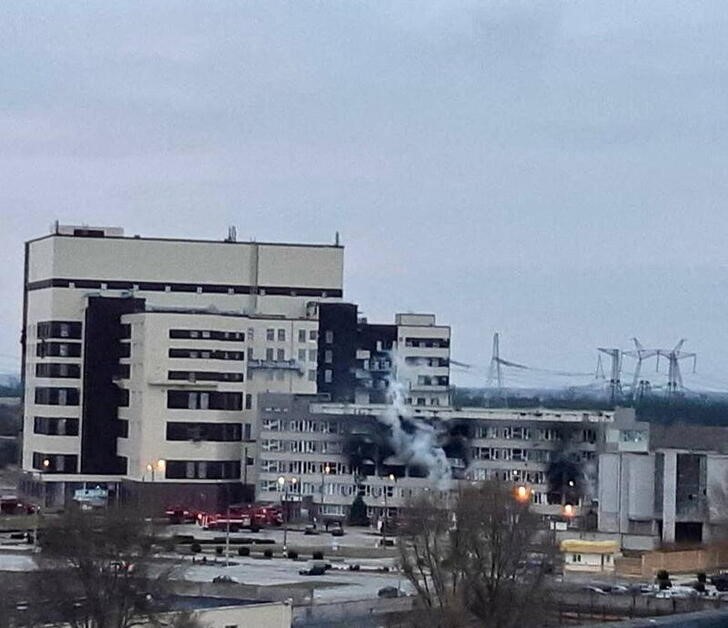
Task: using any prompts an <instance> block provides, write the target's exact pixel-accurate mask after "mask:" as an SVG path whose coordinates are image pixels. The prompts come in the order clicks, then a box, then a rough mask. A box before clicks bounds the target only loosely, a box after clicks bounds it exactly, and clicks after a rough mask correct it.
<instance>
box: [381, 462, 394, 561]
mask: <svg viewBox="0 0 728 628" xmlns="http://www.w3.org/2000/svg"><path fill="white" fill-rule="evenodd" d="M387 479H388V480H389V481H390V482H394V481H395V480H396V479H397V478H395V477H394V473H390V474H389V475H388V476H387ZM388 492H389V486H385V487H384V521H383V523H382V545H383V546H384V547H387V522H388V521H389V507H388V506H387V493H388Z"/></svg>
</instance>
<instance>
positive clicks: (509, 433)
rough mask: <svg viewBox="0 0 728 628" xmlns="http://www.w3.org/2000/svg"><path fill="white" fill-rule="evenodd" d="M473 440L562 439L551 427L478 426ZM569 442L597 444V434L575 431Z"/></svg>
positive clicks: (561, 435)
mask: <svg viewBox="0 0 728 628" xmlns="http://www.w3.org/2000/svg"><path fill="white" fill-rule="evenodd" d="M474 436H475V438H486V439H503V440H545V441H555V440H559V439H561V438H562V437H563V434H562V431H561V430H560V429H558V428H553V427H539V428H530V427H522V426H506V427H500V426H499V427H496V426H492V425H487V426H486V425H480V426H478V427H476V429H475V434H474ZM570 440H572V441H573V442H578V443H591V444H594V443H596V442H597V433H596V431H595V430H592V429H582V430H576V431H575V432H574V433H573V434H571V435H570Z"/></svg>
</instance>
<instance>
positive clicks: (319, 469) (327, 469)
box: [260, 459, 351, 481]
mask: <svg viewBox="0 0 728 628" xmlns="http://www.w3.org/2000/svg"><path fill="white" fill-rule="evenodd" d="M260 465H261V467H260V469H261V471H264V472H267V473H293V474H296V475H299V474H301V475H304V474H309V475H311V474H321V475H324V476H327V475H331V476H334V475H350V474H351V467H350V466H349V465H348V464H347V463H345V462H318V461H315V460H267V459H263V460H261V462H260ZM324 480H325V478H322V481H324Z"/></svg>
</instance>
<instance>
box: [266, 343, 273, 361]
mask: <svg viewBox="0 0 728 628" xmlns="http://www.w3.org/2000/svg"><path fill="white" fill-rule="evenodd" d="M265 359H266V360H268V362H272V361H273V349H272V348H270V347H268V348H267V349H266V350H265Z"/></svg>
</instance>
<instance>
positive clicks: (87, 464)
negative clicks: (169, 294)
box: [81, 297, 144, 474]
mask: <svg viewBox="0 0 728 628" xmlns="http://www.w3.org/2000/svg"><path fill="white" fill-rule="evenodd" d="M143 310H144V299H132V298H128V299H122V298H109V297H89V299H88V306H87V308H86V323H85V325H84V330H85V335H84V349H83V355H84V363H83V414H82V417H83V421H82V423H81V473H99V474H108V473H119V472H120V469H119V462H118V460H117V455H116V435H117V430H116V427H115V426H116V420H117V418H118V408H119V404H120V400H121V395H120V390H119V388H118V387H117V386H116V384H114V381H113V379H114V376H115V374H116V371H117V366H118V364H119V358H120V357H121V355H122V346H121V342H120V341H121V339H122V337H123V336H124V330H123V327H122V324H121V316H122V315H123V314H130V313H132V312H140V311H143Z"/></svg>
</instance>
